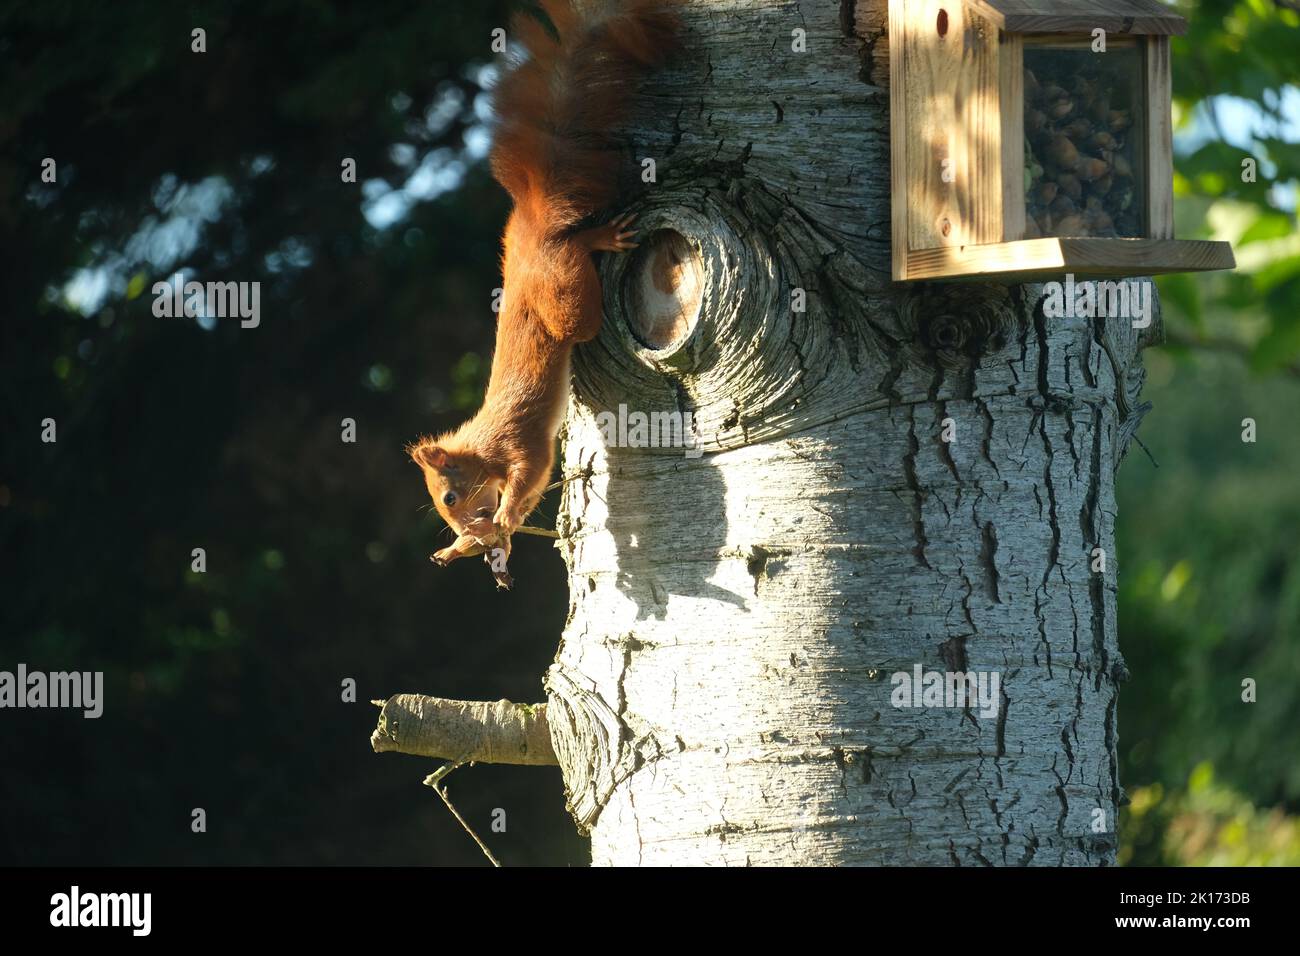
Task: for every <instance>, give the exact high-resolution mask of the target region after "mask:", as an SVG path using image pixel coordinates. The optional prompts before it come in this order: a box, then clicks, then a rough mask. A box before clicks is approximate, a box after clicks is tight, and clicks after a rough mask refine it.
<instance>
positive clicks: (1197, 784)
mask: <svg viewBox="0 0 1300 956" xmlns="http://www.w3.org/2000/svg"><path fill="white" fill-rule="evenodd" d="M1120 840H1121V843H1122V846H1121V849H1120V853H1119V862H1120V863H1121V864H1124V865H1135V864H1142V865H1147V866H1300V818H1297V817H1293V816H1287V815H1286V814H1285V813H1283V812H1282V811H1281V810H1280V809H1273V810H1260V809H1258V808H1256V807H1255V805H1254V804H1252V803H1251V802H1250V800H1248V799H1246V798H1245V797H1243V796H1242V795H1241V794H1240V793H1237V792H1236V791H1234V790H1232V789H1231V788H1229V787H1226V786H1224V785H1223V784H1222V783H1219V782H1218V781H1216V780H1215V779H1214V769H1213V767H1211V765H1210V764H1209V763H1202V764H1198V765H1197V767H1196V769H1195V770H1193V771H1192V775H1191V779H1190V780H1189V781H1188V784H1187V787H1186V789H1185V790H1177V791H1174V792H1172V793H1171V792H1167V791H1166V790H1165V788H1164V786H1163V785H1161V784H1159V783H1155V784H1151V785H1150V786H1147V787H1139V788H1138V789H1137V790H1135V791H1134V792H1133V794H1132V803H1131V804H1130V805H1129V807H1128V809H1127V810H1126V811H1125V812H1124V814H1123V817H1122V823H1121V827H1120Z"/></svg>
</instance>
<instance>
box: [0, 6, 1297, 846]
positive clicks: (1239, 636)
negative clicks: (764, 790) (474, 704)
mask: <svg viewBox="0 0 1300 956" xmlns="http://www.w3.org/2000/svg"><path fill="white" fill-rule="evenodd" d="M505 6H506V5H505V4H502V3H496V2H483V0H475V2H474V3H448V2H443V3H433V4H431V3H420V4H417V3H400V4H398V3H381V2H372V3H367V4H350V3H330V2H283V0H263V2H258V3H142V2H117V3H111V4H110V3H89V2H87V3H65V2H46V3H40V4H17V3H3V4H0V250H2V252H3V255H0V441H2V443H0V669H7V670H13V669H14V668H15V667H16V665H17V664H18V663H19V662H25V663H26V664H27V665H28V667H29V668H32V669H36V670H44V671H58V670H81V671H87V670H89V671H94V670H102V671H104V672H105V674H106V687H105V696H106V704H105V710H104V716H103V717H102V718H100V719H98V720H85V719H83V718H82V717H81V715H80V712H75V711H57V710H43V711H32V710H5V711H0V863H20V864H54V863H59V864H142V863H193V864H227V863H253V864H263V863H270V864H288V863H296V864H333V863H351V864H371V863H373V864H394V863H405V864H429V863H434V864H446V863H454V864H483V863H484V862H485V861H484V859H483V857H482V855H481V854H480V852H479V851H478V849H477V848H476V847H475V846H474V844H473V842H472V841H471V840H470V838H469V837H468V836H467V835H466V834H465V833H464V832H463V831H462V830H461V829H460V827H459V825H458V824H457V823H456V822H455V821H454V820H453V819H452V818H451V816H450V814H449V813H448V812H447V811H446V809H445V808H444V807H443V806H442V804H441V803H440V802H439V801H438V800H437V798H436V797H435V796H434V795H433V794H432V793H431V792H429V790H428V789H427V788H424V787H422V786H421V785H420V781H421V779H422V778H423V776H424V775H425V774H426V773H428V772H429V771H430V770H431V769H432V768H433V766H434V764H433V762H431V761H427V760H419V759H416V758H411V757H404V756H399V755H391V754H386V755H381V756H376V755H374V754H372V753H371V750H370V747H369V743H368V737H369V733H370V731H371V729H372V727H373V725H374V720H375V716H376V714H377V711H376V710H375V708H373V707H372V706H371V705H370V704H369V703H368V702H367V701H369V700H370V699H371V698H382V697H386V696H388V695H389V694H392V693H397V692H402V691H418V692H427V693H436V694H439V695H443V696H449V697H461V698H467V699H485V700H491V699H496V698H499V697H508V698H510V699H512V700H518V701H537V700H541V699H542V690H541V675H542V673H543V672H544V671H545V669H546V667H547V666H548V664H549V663H550V661H551V658H552V656H553V654H554V651H555V647H556V644H557V640H558V636H559V633H560V630H561V628H562V626H563V623H564V615H565V608H566V602H567V595H566V591H565V575H564V569H563V565H562V562H561V559H560V557H559V555H558V554H556V553H555V552H554V549H553V548H551V547H550V542H548V541H546V540H545V539H540V538H519V539H517V545H516V553H515V557H514V558H513V559H512V562H511V566H512V571H513V572H514V575H515V578H516V581H517V586H516V590H515V591H514V592H512V593H510V594H508V595H506V594H498V593H494V591H493V587H492V582H491V580H490V577H489V575H488V574H487V573H486V571H485V570H483V569H480V568H479V567H478V566H476V564H475V563H473V562H470V563H465V564H461V565H457V566H454V567H452V568H450V569H446V570H440V569H437V568H435V567H433V566H432V565H431V564H430V563H429V561H428V560H427V555H428V554H429V553H430V552H431V551H433V550H435V549H436V548H437V547H440V546H442V545H443V544H445V543H446V542H447V541H448V540H449V538H448V536H447V533H446V532H445V530H444V529H443V528H442V525H441V521H440V520H438V518H437V516H436V515H433V514H431V513H430V511H429V510H428V509H427V507H426V505H427V503H428V499H427V495H426V493H425V491H424V488H423V485H422V482H421V480H420V476H419V472H418V470H417V469H416V467H415V466H414V465H412V464H411V463H410V462H409V461H408V460H407V459H406V457H405V455H404V454H403V445H404V443H405V442H407V441H410V440H412V439H414V438H415V437H417V436H418V435H419V434H421V433H424V432H431V431H437V430H440V429H443V428H447V427H451V426H454V425H455V424H457V423H458V422H459V421H461V420H462V419H463V418H464V417H466V416H467V415H468V414H469V413H471V412H472V411H473V409H474V408H475V407H476V406H477V404H478V401H479V399H480V396H481V390H482V387H483V384H484V382H485V378H486V371H487V367H488V362H489V356H490V354H491V347H492V335H493V314H492V312H491V309H490V303H491V296H492V290H493V288H494V287H495V286H497V285H499V283H500V277H499V273H498V270H497V257H498V237H499V231H500V229H501V226H502V224H503V222H504V218H505V214H506V211H507V201H506V197H505V195H504V193H503V192H502V191H501V190H500V189H499V188H498V187H497V186H496V185H495V184H494V183H493V182H492V181H491V180H490V178H489V176H488V175H487V172H486V169H485V166H484V164H483V163H482V161H481V158H482V155H483V149H484V145H485V143H486V135H487V133H486V128H485V126H484V122H485V120H486V119H487V117H488V113H487V110H486V101H485V99H484V96H483V93H482V88H481V86H482V84H483V83H485V82H486V81H487V79H488V77H489V76H490V68H489V69H488V72H487V73H485V72H484V68H485V67H488V66H489V64H491V63H493V62H494V60H495V57H494V56H493V55H492V53H491V51H490V49H489V42H490V32H491V30H492V29H494V28H496V27H504V26H506V25H507V22H508V17H507V14H506V12H505ZM1264 6H1265V7H1267V9H1265V10H1264V11H1263V12H1261V7H1260V5H1259V4H1254V3H1249V2H1242V3H1232V2H1222V0H1200V2H1198V3H1187V4H1184V5H1182V9H1183V10H1184V12H1186V13H1188V14H1189V16H1191V17H1192V19H1193V25H1194V29H1193V34H1192V36H1191V37H1189V38H1186V39H1180V40H1178V41H1177V42H1176V45H1175V63H1176V66H1177V71H1176V77H1175V82H1176V94H1177V99H1178V104H1177V107H1178V109H1179V111H1180V112H1179V114H1178V115H1179V124H1180V153H1179V160H1178V164H1179V170H1180V178H1179V181H1178V183H1177V188H1178V193H1179V215H1180V223H1179V229H1180V235H1182V236H1186V237H1191V236H1193V235H1197V234H1203V235H1208V234H1211V233H1213V232H1214V229H1213V228H1212V226H1211V225H1209V224H1210V223H1211V222H1212V221H1218V220H1215V219H1214V215H1216V214H1215V213H1214V210H1216V209H1217V210H1220V211H1221V212H1224V214H1225V215H1226V214H1228V213H1231V214H1233V215H1237V216H1238V218H1237V219H1234V220H1232V222H1234V223H1236V225H1234V226H1233V228H1234V229H1235V230H1236V231H1235V233H1233V234H1230V235H1226V236H1225V235H1223V234H1218V235H1219V237H1220V238H1225V237H1226V238H1231V239H1233V240H1234V242H1235V243H1236V245H1237V249H1238V254H1239V256H1240V255H1241V253H1242V251H1243V249H1244V248H1246V247H1247V246H1249V245H1250V244H1251V243H1255V244H1256V245H1255V250H1256V251H1259V250H1261V249H1264V248H1267V249H1268V250H1269V252H1268V255H1267V256H1265V257H1264V261H1263V265H1262V266H1257V267H1256V268H1254V270H1253V271H1251V270H1248V269H1243V270H1240V271H1239V274H1237V275H1234V276H1232V277H1227V278H1225V277H1201V278H1195V279H1193V278H1192V277H1172V278H1171V279H1169V280H1162V291H1163V295H1164V300H1165V307H1166V315H1167V320H1168V322H1169V325H1170V330H1171V338H1172V339H1173V345H1172V346H1171V347H1170V348H1167V349H1165V350H1162V351H1159V352H1152V353H1149V355H1148V365H1149V367H1150V368H1151V373H1152V374H1151V380H1150V382H1149V385H1148V388H1147V393H1146V397H1147V398H1150V399H1151V400H1153V401H1154V402H1155V403H1156V411H1155V412H1153V413H1152V415H1151V416H1149V417H1148V419H1147V423H1146V424H1145V425H1144V427H1143V431H1142V433H1141V434H1142V438H1143V440H1144V441H1145V442H1146V444H1147V446H1148V447H1149V448H1150V449H1151V451H1152V455H1153V456H1154V458H1155V460H1157V461H1159V462H1160V465H1161V467H1160V468H1159V469H1156V468H1155V467H1154V466H1153V465H1152V463H1151V461H1150V460H1149V459H1147V458H1146V457H1144V456H1143V455H1142V453H1141V451H1140V450H1135V451H1134V452H1133V453H1132V455H1131V456H1130V458H1129V460H1128V462H1127V463H1126V464H1125V466H1124V469H1123V470H1122V471H1121V474H1120V484H1119V489H1118V495H1119V506H1120V526H1119V537H1120V545H1121V553H1120V558H1119V561H1120V567H1121V576H1120V580H1121V586H1122V591H1121V598H1120V601H1121V603H1120V607H1121V621H1120V628H1121V646H1122V648H1123V650H1124V654H1125V656H1126V658H1127V660H1128V663H1129V666H1130V668H1131V670H1132V671H1133V673H1134V675H1135V676H1134V681H1133V682H1132V683H1131V684H1130V685H1128V687H1126V689H1125V693H1124V694H1123V695H1122V697H1121V708H1120V710H1121V716H1120V747H1121V753H1122V756H1123V761H1124V762H1123V766H1122V768H1121V769H1122V773H1121V780H1122V781H1123V782H1124V784H1125V786H1126V787H1127V788H1128V789H1129V791H1130V793H1132V794H1133V795H1134V804H1133V806H1132V807H1131V808H1130V810H1129V811H1128V812H1127V813H1126V816H1125V822H1124V834H1123V835H1124V845H1123V849H1122V851H1121V859H1122V860H1123V861H1125V862H1132V863H1141V862H1173V863H1193V862H1229V863H1241V862H1297V861H1300V827H1298V826H1297V824H1296V818H1295V817H1294V816H1293V814H1294V813H1295V812H1296V811H1297V810H1298V809H1300V769H1298V767H1300V761H1298V760H1297V759H1296V757H1297V747H1296V745H1295V740H1296V728H1297V726H1300V653H1298V652H1297V641H1296V638H1297V622H1298V621H1300V560H1298V559H1297V551H1298V550H1300V546H1298V545H1297V544H1296V541H1297V538H1300V507H1297V495H1296V493H1295V475H1296V474H1297V473H1298V472H1300V437H1297V435H1296V433H1295V427H1296V426H1295V421H1296V418H1295V413H1296V412H1297V411H1300V391H1298V389H1297V385H1296V365H1295V363H1296V359H1297V355H1300V332H1298V330H1300V321H1298V320H1297V319H1296V316H1297V315H1298V314H1300V249H1294V248H1290V247H1287V246H1285V243H1284V241H1285V240H1286V237H1287V236H1288V235H1291V234H1294V232H1295V181H1296V171H1297V170H1298V169H1300V146H1296V145H1295V140H1296V139H1300V136H1297V135H1296V131H1297V129H1300V126H1297V125H1296V121H1295V119H1294V117H1292V118H1290V119H1287V117H1288V116H1291V114H1290V113H1289V112H1288V108H1287V107H1285V104H1284V102H1283V101H1282V100H1281V99H1279V96H1280V95H1281V94H1279V91H1283V93H1285V95H1286V96H1292V95H1294V94H1296V90H1295V87H1294V85H1293V81H1294V78H1295V75H1296V70H1295V65H1296V64H1295V57H1296V54H1295V51H1296V50H1297V49H1300V42H1297V35H1298V34H1297V24H1298V23H1300V19H1297V17H1296V16H1295V14H1294V12H1293V11H1288V10H1287V9H1286V8H1285V6H1284V5H1264ZM194 27H203V28H204V29H206V31H207V52H206V53H203V54H198V53H193V52H191V49H190V44H191V37H190V31H191V30H192V29H193V28H194ZM814 39H815V38H814ZM825 42H847V41H844V40H843V38H839V37H836V38H826V39H825ZM762 43H763V48H764V49H767V48H768V47H769V46H770V43H769V42H768V40H766V39H764V40H763V41H762ZM1288 51H1289V52H1288ZM1288 90H1289V92H1286V91H1288ZM1224 93H1232V94H1234V95H1235V96H1237V97H1238V98H1239V101H1234V102H1235V103H1236V105H1234V102H1229V101H1216V100H1215V99H1214V97H1218V96H1220V95H1221V94H1224ZM1270 97H1272V98H1271V99H1270ZM1216 102H1217V103H1219V105H1220V106H1221V107H1222V110H1221V111H1216V110H1214V109H1212V110H1210V112H1209V114H1208V118H1207V114H1206V111H1205V110H1204V109H1203V107H1204V105H1205V104H1206V103H1211V104H1214V103H1216ZM1242 103H1244V104H1245V106H1242V105H1241V104H1242ZM1234 110H1236V111H1237V112H1233V111H1234ZM1243 110H1245V111H1246V112H1244V113H1243V112H1242V111H1243ZM1251 110H1254V112H1250V111H1251ZM1295 115H1297V116H1300V112H1297V113H1296V114H1295ZM1242 116H1245V119H1244V120H1243V119H1242ZM1234 117H1235V119H1234ZM1261 118H1262V119H1261ZM1257 120H1258V121H1259V122H1260V123H1262V122H1264V121H1265V120H1267V121H1270V122H1271V121H1273V120H1276V121H1277V124H1278V125H1277V129H1278V130H1281V131H1280V132H1269V131H1268V129H1267V128H1265V127H1263V126H1260V125H1258V123H1257V122H1256V121H1257ZM1242 123H1245V127H1243V126H1242ZM1242 128H1247V133H1246V134H1241V133H1240V130H1241V129H1242ZM1260 130H1263V132H1261V131H1260ZM1234 131H1235V132H1234ZM1243 136H1244V138H1243ZM1246 149H1249V150H1252V151H1253V155H1257V156H1259V157H1261V159H1262V166H1261V168H1262V171H1261V181H1260V183H1259V184H1258V186H1257V187H1256V186H1251V187H1245V186H1241V185H1239V184H1237V183H1236V181H1235V180H1236V177H1235V175H1234V173H1235V170H1236V168H1237V166H1238V164H1239V161H1240V157H1241V154H1242V150H1246ZM45 157H52V158H54V159H55V160H56V161H57V163H58V167H57V169H58V182H57V183H56V184H53V185H46V184H42V183H41V182H40V169H41V161H42V159H43V158H45ZM344 157H352V158H354V159H355V160H356V162H357V168H358V180H359V182H358V183H356V184H347V183H343V182H341V181H340V162H341V160H342V159H343V158H344ZM1243 210H1244V212H1243ZM1243 216H1244V217H1246V218H1244V219H1243V218H1242V217H1243ZM1269 243H1272V245H1268V244H1269ZM1261 244H1263V245H1261ZM1256 258H1257V259H1258V258H1259V257H1258V256H1257V257H1256ZM177 269H186V270H190V271H192V273H193V277H194V278H198V279H199V280H201V281H223V280H234V281H254V280H256V281H260V282H261V283H262V287H261V294H262V301H261V309H262V321H261V325H260V327H259V328H256V329H242V328H240V326H239V322H238V320H236V319H217V320H215V322H211V321H208V322H200V321H196V320H194V319H186V318H157V317H155V316H154V315H153V314H152V311H151V306H152V301H153V295H152V293H151V287H152V285H153V283H154V282H155V281H158V280H165V279H167V278H168V277H169V276H170V275H171V274H172V273H173V272H174V271H176V270H177ZM1243 357H1244V358H1245V359H1246V361H1244V362H1243V361H1242V358H1243ZM1245 415H1252V416H1253V417H1256V418H1258V419H1259V420H1260V422H1261V423H1262V424H1261V438H1260V442H1259V443H1258V444H1257V445H1254V446H1248V445H1243V444H1242V443H1241V441H1240V439H1239V431H1240V425H1239V422H1240V419H1241V418H1242V417H1244V416H1245ZM45 418H53V419H54V420H55V421H56V422H57V428H58V441H57V443H55V444H43V443H42V442H41V441H40V433H41V421H42V420H43V419H45ZM343 418H353V419H355V420H356V426H357V441H356V443H355V444H345V443H343V442H342V441H341V440H340V433H341V425H340V422H341V420H342V419H343ZM554 507H555V506H554V502H547V503H545V504H544V505H543V507H542V509H541V512H540V514H539V515H538V516H536V517H535V518H534V519H533V521H532V523H534V524H546V523H548V522H549V520H550V519H552V518H553V517H554ZM196 547H202V548H204V549H206V553H207V572H206V573H204V574H196V573H193V572H191V570H190V564H191V550H192V549H193V548H196ZM1243 676H1253V677H1255V678H1256V679H1258V680H1259V681H1260V683H1261V690H1260V703H1259V704H1256V705H1244V704H1242V703H1241V702H1240V699H1239V694H1240V687H1239V684H1240V680H1241V678H1242V677H1243ZM345 678H353V679H355V680H356V682H357V687H358V691H357V696H358V702H357V703H343V702H342V701H341V694H342V686H341V685H342V681H343V680H344V679H345ZM449 785H450V792H451V795H452V797H453V799H454V800H455V801H456V803H457V805H458V807H459V809H460V810H461V811H462V813H464V814H465V815H466V817H467V818H468V819H469V820H470V821H471V822H472V823H473V825H474V826H475V828H476V829H477V830H478V832H479V834H480V835H481V836H482V837H483V838H484V839H485V840H487V841H488V843H489V844H490V845H491V847H492V848H493V850H494V852H495V853H496V854H497V855H498V856H499V857H500V858H501V859H502V861H503V862H504V863H506V864H507V865H520V864H525V865H526V864H541V863H549V864H561V865H562V864H575V865H581V864H583V863H585V862H586V859H587V854H586V847H585V843H584V841H583V840H582V839H581V838H579V837H578V836H577V835H576V833H575V831H574V828H573V826H572V823H571V821H570V820H569V818H568V817H567V815H566V814H565V812H564V807H563V790H562V784H561V780H560V776H559V772H558V770H555V769H554V768H548V769H536V768H509V767H491V766H480V767H475V768H472V769H462V770H459V771H457V772H456V773H455V774H454V775H453V776H452V777H451V778H450V779H449ZM196 807H202V808H204V809H205V810H206V811H207V817H208V832H207V833H205V834H194V833H192V832H191V830H190V820H191V816H190V814H191V811H192V810H193V809H194V808H196ZM494 808H502V809H504V810H505V811H506V815H507V831H506V833H504V834H495V833H493V832H492V831H491V826H490V822H491V814H492V811H493V809H494Z"/></svg>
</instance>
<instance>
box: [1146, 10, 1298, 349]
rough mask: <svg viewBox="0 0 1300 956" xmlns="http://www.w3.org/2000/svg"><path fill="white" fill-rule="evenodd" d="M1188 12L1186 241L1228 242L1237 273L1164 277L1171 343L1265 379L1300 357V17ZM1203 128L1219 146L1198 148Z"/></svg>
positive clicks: (1181, 158) (1183, 176)
mask: <svg viewBox="0 0 1300 956" xmlns="http://www.w3.org/2000/svg"><path fill="white" fill-rule="evenodd" d="M1179 6H1180V7H1181V9H1182V12H1183V13H1184V15H1185V16H1186V17H1187V18H1188V22H1189V25H1190V26H1189V30H1188V33H1187V35H1186V36H1185V37H1176V38H1174V41H1173V64H1174V105H1175V137H1176V141H1175V147H1176V151H1177V152H1178V155H1177V159H1176V162H1175V167H1176V175H1175V177H1174V193H1175V223H1176V231H1177V234H1178V236H1179V237H1180V238H1196V237H1204V238H1215V239H1223V240H1227V241H1230V242H1231V243H1232V244H1233V248H1234V251H1235V252H1236V255H1237V263H1238V268H1237V269H1236V270H1235V271H1234V272H1232V273H1201V274H1198V275H1193V276H1167V277H1160V278H1159V279H1157V283H1158V285H1159V288H1160V292H1161V296H1162V301H1163V302H1164V303H1165V306H1166V317H1167V321H1168V323H1169V325H1170V330H1171V337H1172V338H1173V339H1174V340H1176V341H1189V342H1196V341H1212V342H1214V343H1216V345H1217V346H1218V347H1221V348H1223V347H1227V348H1232V349H1234V350H1240V351H1242V352H1243V353H1245V354H1247V355H1248V356H1249V359H1250V363H1251V366H1252V367H1253V368H1254V369H1256V370H1257V371H1261V372H1268V371H1273V370H1277V369H1280V368H1283V367H1291V366H1294V365H1295V364H1296V360H1297V358H1300V233H1298V232H1297V229H1296V208H1295V205H1296V203H1295V196H1296V185H1297V183H1300V130H1298V129H1297V128H1296V126H1295V125H1294V123H1295V118H1294V116H1288V114H1287V113H1286V112H1285V110H1286V104H1287V103H1290V106H1291V109H1292V111H1294V112H1300V103H1297V100H1296V96H1297V93H1296V89H1295V83H1296V80H1297V73H1298V71H1297V65H1298V62H1300V54H1297V50H1300V12H1297V10H1295V9H1293V8H1291V7H1287V6H1283V5H1282V4H1279V3H1276V2H1274V0H1188V2H1183V3H1181V4H1180V5H1179ZM1287 96H1290V97H1291V99H1290V100H1288V99H1287V98H1286V97H1287ZM1229 113H1232V114H1233V116H1234V119H1235V120H1236V122H1234V124H1233V130H1234V131H1233V132H1232V133H1229V132H1227V131H1226V130H1225V118H1226V116H1227V115H1228V114H1229ZM1197 127H1200V128H1208V135H1209V139H1208V141H1204V142H1201V141H1200V140H1202V139H1204V136H1200V135H1198V136H1196V137H1195V139H1194V141H1193V143H1192V145H1191V146H1190V147H1188V146H1187V145H1186V142H1185V140H1186V139H1187V137H1188V136H1189V135H1190V134H1194V133H1199V132H1201V130H1199V129H1197ZM1230 138H1231V141H1230ZM1248 160H1250V161H1253V162H1254V165H1255V180H1254V181H1253V182H1247V181H1245V179H1246V177H1245V176H1244V172H1243V162H1245V161H1248Z"/></svg>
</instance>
